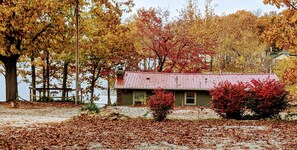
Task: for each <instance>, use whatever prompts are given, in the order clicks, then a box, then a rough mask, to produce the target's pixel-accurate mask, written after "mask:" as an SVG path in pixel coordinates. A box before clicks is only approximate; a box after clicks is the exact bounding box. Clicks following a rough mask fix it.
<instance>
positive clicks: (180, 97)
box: [175, 91, 185, 106]
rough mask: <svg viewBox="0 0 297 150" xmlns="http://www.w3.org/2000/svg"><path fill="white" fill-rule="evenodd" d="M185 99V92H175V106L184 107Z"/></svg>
mask: <svg viewBox="0 0 297 150" xmlns="http://www.w3.org/2000/svg"><path fill="white" fill-rule="evenodd" d="M184 98H185V92H183V91H175V106H182V105H183V101H184Z"/></svg>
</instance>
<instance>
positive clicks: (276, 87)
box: [247, 78, 289, 118]
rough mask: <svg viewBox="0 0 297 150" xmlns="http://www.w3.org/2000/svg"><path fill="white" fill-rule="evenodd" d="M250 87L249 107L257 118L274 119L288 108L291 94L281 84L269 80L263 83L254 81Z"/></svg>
mask: <svg viewBox="0 0 297 150" xmlns="http://www.w3.org/2000/svg"><path fill="white" fill-rule="evenodd" d="M248 87H249V89H250V90H249V91H250V94H251V98H250V100H249V101H248V103H247V107H248V108H249V109H251V110H252V111H254V112H255V113H256V115H257V117H259V118H268V117H272V116H274V115H276V114H278V113H279V112H281V111H282V110H284V109H286V108H287V106H288V95H289V93H288V92H287V91H286V90H285V86H284V84H282V83H281V82H279V81H275V80H272V79H269V78H268V79H265V80H263V81H260V80H255V79H253V80H252V81H251V83H250V84H249V85H248Z"/></svg>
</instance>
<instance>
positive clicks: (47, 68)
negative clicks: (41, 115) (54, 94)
mask: <svg viewBox="0 0 297 150" xmlns="http://www.w3.org/2000/svg"><path fill="white" fill-rule="evenodd" d="M49 67H50V62H49V52H48V51H46V88H47V89H49V88H50V73H49ZM49 93H50V91H49V90H47V91H46V94H47V95H46V96H47V97H48V98H49V97H50V95H49Z"/></svg>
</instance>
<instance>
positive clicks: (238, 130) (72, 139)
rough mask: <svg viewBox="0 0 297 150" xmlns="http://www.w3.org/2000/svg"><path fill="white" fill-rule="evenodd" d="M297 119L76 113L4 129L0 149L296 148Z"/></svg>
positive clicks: (0, 136) (0, 138)
mask: <svg viewBox="0 0 297 150" xmlns="http://www.w3.org/2000/svg"><path fill="white" fill-rule="evenodd" d="M296 133H297V122H285V121H235V120H204V121H184V120H183V121H179V120H166V121H164V122H154V121H152V120H146V119H126V120H109V119H101V118H99V117H96V116H93V115H87V114H82V115H80V116H78V117H75V118H73V119H71V120H69V121H67V122H62V123H51V124H47V125H45V126H43V127H35V128H34V127H32V128H12V127H9V128H5V129H3V132H0V149H5V148H7V149H32V148H49V149H76V148H86V149H91V148H94V149H96V148H112V149H117V148H140V149H146V148H150V147H153V148H154V149H156V148H164V147H165V148H166V147H167V148H176V149H180V148H190V149H192V148H215V149H226V148H234V149H245V148H248V149H257V148H264V149H297V134H296Z"/></svg>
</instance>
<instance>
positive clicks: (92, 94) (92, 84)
mask: <svg viewBox="0 0 297 150" xmlns="http://www.w3.org/2000/svg"><path fill="white" fill-rule="evenodd" d="M95 82H96V81H94V80H92V81H91V93H90V94H91V99H90V102H91V104H93V103H94V88H95Z"/></svg>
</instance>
